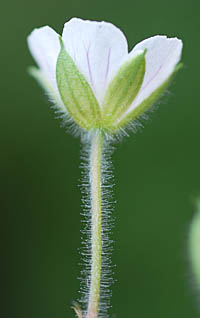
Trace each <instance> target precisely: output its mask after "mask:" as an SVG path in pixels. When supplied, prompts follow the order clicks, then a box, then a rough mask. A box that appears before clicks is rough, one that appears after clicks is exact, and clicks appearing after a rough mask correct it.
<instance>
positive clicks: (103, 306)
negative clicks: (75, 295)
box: [79, 138, 114, 318]
mask: <svg viewBox="0 0 200 318" xmlns="http://www.w3.org/2000/svg"><path fill="white" fill-rule="evenodd" d="M112 151H113V147H112V146H111V142H109V141H108V140H104V142H103V146H102V156H101V158H102V160H101V198H102V201H101V202H102V229H101V238H102V253H101V254H102V255H101V256H102V264H101V282H100V301H99V312H98V318H99V317H103V318H105V317H107V316H108V309H109V307H110V296H111V291H110V286H111V284H112V282H113V278H112V276H113V275H112V272H113V267H112V265H111V252H112V243H113V241H112V240H111V238H110V232H111V229H112V227H113V215H112V212H113V205H114V201H113V191H112V188H113V173H112V164H111V155H112ZM90 157H91V138H89V139H87V140H85V142H84V143H83V146H82V153H81V158H82V164H81V169H82V184H81V190H82V216H83V220H82V222H83V229H82V236H83V239H82V249H81V255H82V266H83V269H82V271H81V288H80V293H81V297H80V300H79V301H80V302H81V304H82V307H83V308H82V310H83V317H86V315H87V306H88V300H89V292H90V291H89V288H90V284H91V262H92V254H91V250H92V241H91V240H92V234H91V230H92V222H91V218H92V215H91V182H90V173H91V171H90Z"/></svg>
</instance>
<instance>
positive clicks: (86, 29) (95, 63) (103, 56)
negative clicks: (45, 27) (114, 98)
mask: <svg viewBox="0 0 200 318" xmlns="http://www.w3.org/2000/svg"><path fill="white" fill-rule="evenodd" d="M62 38H63V42H64V45H65V48H66V50H67V52H68V53H69V54H70V56H71V57H72V59H73V60H74V62H75V64H76V66H77V67H78V68H79V70H80V71H81V73H82V74H83V75H84V76H85V78H86V79H87V81H88V82H89V84H90V85H91V87H92V89H93V91H94V93H95V96H96V98H97V100H98V101H99V102H100V103H101V102H102V99H103V96H104V93H105V90H106V88H107V86H108V83H109V81H110V79H111V76H112V74H113V73H115V72H116V70H117V69H118V67H119V64H120V61H121V60H122V59H123V58H124V56H126V55H127V54H128V46H127V41H126V38H125V36H124V35H123V33H122V32H121V31H120V30H119V29H118V28H117V27H115V26H114V25H112V24H111V23H107V22H91V21H83V20H81V19H77V18H73V19H71V20H70V21H69V22H67V23H66V24H65V26H64V30H63V35H62Z"/></svg>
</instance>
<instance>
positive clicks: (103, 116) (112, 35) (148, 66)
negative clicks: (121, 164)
mask: <svg viewBox="0 0 200 318" xmlns="http://www.w3.org/2000/svg"><path fill="white" fill-rule="evenodd" d="M28 45H29V49H30V51H31V53H32V55H33V57H34V59H35V61H36V63H37V64H38V66H39V68H40V69H39V70H35V71H34V75H35V76H36V77H37V78H38V79H39V81H40V82H41V83H42V84H43V86H44V87H45V88H46V89H47V90H48V91H52V92H53V94H54V96H55V98H56V99H57V101H58V103H60V104H61V105H62V106H63V107H64V106H65V107H66V108H67V110H68V112H69V114H70V115H71V116H72V118H73V119H74V121H75V122H76V123H77V124H79V125H80V126H81V127H82V128H85V129H86V130H90V129H92V128H95V127H96V128H97V127H98V128H102V129H105V130H108V131H109V130H110V131H111V132H113V131H116V130H118V129H120V128H121V127H124V126H125V125H126V124H127V123H128V122H129V121H131V120H133V119H135V118H136V117H137V116H139V115H140V114H141V113H142V112H144V111H145V110H146V109H147V108H149V107H150V106H151V105H152V103H153V102H154V101H155V100H156V99H157V98H158V97H159V96H160V95H161V94H162V92H163V91H164V89H165V88H166V86H167V84H168V82H169V79H170V78H171V76H172V75H173V74H174V72H175V70H176V68H177V63H178V62H179V60H180V57H181V51H182V41H181V40H179V39H177V38H167V37H166V36H159V35H157V36H153V37H151V38H149V39H146V40H144V41H142V42H140V43H139V44H137V45H136V46H135V47H134V48H133V49H132V51H131V52H130V53H128V44H127V40H126V38H125V36H124V34H123V33H122V32H121V31H120V30H119V29H118V28H117V27H115V26H114V25H112V24H111V23H107V22H91V21H83V20H81V19H77V18H73V19H71V20H70V21H69V22H67V23H66V24H65V26H64V29H63V33H62V40H61V45H60V39H59V35H58V34H57V33H56V32H55V31H54V30H53V29H51V28H50V27H48V26H45V27H42V28H39V29H35V30H34V31H33V32H32V33H31V34H30V35H29V37H28ZM72 97H73V98H72ZM61 100H62V101H61ZM76 102H77V103H78V104H79V109H78V106H77V105H76ZM89 104H92V106H91V105H89ZM79 115H80V116H82V117H81V118H82V119H81V120H80V121H79ZM92 116H93V117H92ZM93 126H95V127H93Z"/></svg>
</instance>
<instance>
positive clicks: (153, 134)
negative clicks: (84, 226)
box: [0, 0, 200, 318]
mask: <svg viewBox="0 0 200 318" xmlns="http://www.w3.org/2000/svg"><path fill="white" fill-rule="evenodd" d="M199 12H200V3H199V1H192V0H191V1H186V2H183V1H178V0H168V1H160V0H154V1H145V2H144V1H132V0H123V1H122V0H121V1H120V0H115V1H112V0H109V1H108V0H101V1H95V0H84V1H83V0H68V1H66V0H65V1H52V0H40V1H39V0H34V1H25V0H24V1H22V0H20V1H13V2H10V1H5V2H3V3H2V4H1V24H2V25H1V30H2V36H1V53H0V54H1V62H2V63H1V78H0V81H1V83H0V84H1V85H0V86H1V108H0V113H1V115H0V130H1V133H0V139H1V156H0V161H1V188H0V191H1V233H2V239H1V245H2V246H1V251H2V253H1V254H2V265H3V269H2V274H3V283H2V292H3V297H2V300H3V307H2V308H1V312H2V313H3V312H4V311H5V312H4V313H3V315H2V317H6V318H11V317H15V318H18V317H19V318H27V317H28V318H46V317H48V318H55V317H56V318H64V317H73V316H74V313H73V311H72V310H71V309H70V306H71V301H72V300H74V299H76V298H78V297H79V295H78V289H79V281H78V280H77V277H78V276H79V271H80V267H79V265H78V263H79V254H78V248H79V247H80V240H81V239H80V236H81V235H80V228H81V218H80V210H81V208H80V204H81V194H80V189H79V187H78V184H80V177H81V172H80V169H79V166H80V159H79V154H80V143H79V140H78V139H74V138H73V137H72V136H71V135H69V134H66V131H65V129H64V128H61V127H60V121H59V120H55V119H54V117H55V116H54V113H53V111H52V110H51V109H50V105H49V103H48V101H47V100H46V98H45V96H44V94H43V92H42V90H41V89H40V88H39V87H38V85H37V83H36V82H35V81H34V80H33V79H32V78H30V77H29V76H28V74H27V67H28V66H29V65H32V64H34V63H33V60H32V58H31V56H30V54H29V52H28V49H27V45H26V37H27V35H28V34H29V33H30V32H31V31H32V29H33V28H35V27H39V26H42V25H50V26H52V27H53V28H55V29H56V30H57V31H58V32H61V31H62V27H63V24H64V22H66V21H67V20H69V19H70V18H71V17H73V16H77V17H81V18H84V19H92V20H107V21H111V22H112V23H114V24H116V25H117V26H119V27H120V28H121V29H122V30H123V31H124V32H125V34H126V36H127V38H128V41H129V45H130V48H132V46H133V45H134V44H136V43H137V42H139V41H141V40H142V39H144V38H147V37H149V36H152V35H155V34H166V35H168V36H178V37H180V38H181V39H182V40H183V42H184V52H183V62H184V68H183V69H182V71H181V72H180V73H179V74H178V76H177V77H176V79H175V81H174V82H173V84H172V86H171V87H170V92H169V94H166V95H167V96H166V98H164V100H162V101H161V103H160V106H159V108H158V110H157V111H156V112H154V113H153V114H150V119H149V120H148V121H147V122H146V123H145V124H144V126H145V127H144V129H142V130H140V131H138V133H137V134H135V135H134V134H132V135H131V137H130V138H127V139H126V140H124V142H123V143H120V144H118V145H117V147H116V150H115V152H114V154H113V165H114V171H115V190H114V192H115V198H116V199H117V204H116V206H115V211H114V216H115V218H116V225H115V229H114V234H113V237H114V240H115V249H114V252H113V263H114V264H117V267H116V269H115V275H114V278H115V279H116V283H115V284H114V286H113V288H112V291H113V297H112V304H113V308H112V309H111V310H110V316H111V317H119V318H124V317H146V316H148V317H152V318H155V317H158V318H160V317H162V318H169V317H176V318H177V317H182V318H184V317H187V318H188V317H190V318H193V317H194V318H195V317H199V312H198V309H197V308H198V303H200V294H198V293H197V294H196V292H193V290H194V286H193V285H194V284H193V283H192V276H191V273H190V270H189V265H188V258H187V237H188V227H189V223H190V221H191V218H192V215H193V206H192V199H191V198H192V197H193V196H194V195H196V194H198V193H199V192H200V177H199V174H200V167H199V164H200V148H199V137H200V129H199V126H200V125H199V122H200V103H199V92H200V88H199V85H200V79H199V71H200V62H199V51H200V40H199V35H200V18H199V17H200V15H199Z"/></svg>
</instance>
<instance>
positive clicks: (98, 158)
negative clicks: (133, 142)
mask: <svg viewBox="0 0 200 318" xmlns="http://www.w3.org/2000/svg"><path fill="white" fill-rule="evenodd" d="M102 147H103V136H102V134H101V133H100V132H98V131H97V132H95V133H94V134H93V136H92V139H91V151H90V163H89V164H90V189H91V253H92V256H91V273H90V275H91V276H90V288H89V302H88V309H87V318H97V317H98V312H99V300H100V285H101V267H102V184H101V181H102V180H101V172H102V171H101V170H102Z"/></svg>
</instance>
